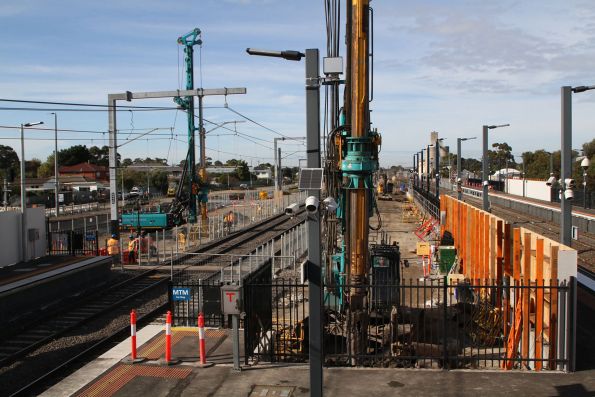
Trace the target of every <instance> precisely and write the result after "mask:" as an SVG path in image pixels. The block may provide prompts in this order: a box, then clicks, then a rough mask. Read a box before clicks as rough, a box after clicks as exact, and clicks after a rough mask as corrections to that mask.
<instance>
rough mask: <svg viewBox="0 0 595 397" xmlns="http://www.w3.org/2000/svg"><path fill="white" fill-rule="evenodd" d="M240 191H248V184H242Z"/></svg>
mask: <svg viewBox="0 0 595 397" xmlns="http://www.w3.org/2000/svg"><path fill="white" fill-rule="evenodd" d="M240 189H248V184H246V183H241V184H240Z"/></svg>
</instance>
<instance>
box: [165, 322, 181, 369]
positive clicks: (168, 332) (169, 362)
mask: <svg viewBox="0 0 595 397" xmlns="http://www.w3.org/2000/svg"><path fill="white" fill-rule="evenodd" d="M171 322H172V321H171V312H170V311H169V310H168V311H167V316H166V317H165V360H164V362H163V363H164V364H166V365H173V364H177V363H178V360H175V359H172V357H171Z"/></svg>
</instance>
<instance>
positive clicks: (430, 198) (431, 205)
mask: <svg viewBox="0 0 595 397" xmlns="http://www.w3.org/2000/svg"><path fill="white" fill-rule="evenodd" d="M413 198H414V200H415V201H416V202H417V203H418V205H419V206H420V208H421V210H422V211H423V212H424V213H425V214H427V215H429V216H431V217H433V218H434V219H440V200H439V199H437V198H436V196H435V195H434V194H432V193H430V192H428V191H427V190H424V189H422V188H419V187H416V186H414V187H413Z"/></svg>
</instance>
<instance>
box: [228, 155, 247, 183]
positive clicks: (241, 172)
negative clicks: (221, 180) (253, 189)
mask: <svg viewBox="0 0 595 397" xmlns="http://www.w3.org/2000/svg"><path fill="white" fill-rule="evenodd" d="M235 161H236V164H235V166H236V170H235V171H234V172H233V173H232V175H234V176H235V177H236V178H237V179H239V180H240V181H247V180H248V179H250V169H249V168H248V163H246V162H245V161H244V160H235Z"/></svg>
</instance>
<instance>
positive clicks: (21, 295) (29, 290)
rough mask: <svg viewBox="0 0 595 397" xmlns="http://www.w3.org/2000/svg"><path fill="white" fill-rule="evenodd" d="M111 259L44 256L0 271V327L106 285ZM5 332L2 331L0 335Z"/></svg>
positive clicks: (102, 257) (101, 257)
mask: <svg viewBox="0 0 595 397" xmlns="http://www.w3.org/2000/svg"><path fill="white" fill-rule="evenodd" d="M111 265H112V259H111V257H104V256H97V257H76V258H75V257H70V256H45V257H42V258H38V259H35V260H33V261H28V262H23V263H19V264H16V265H13V266H6V267H3V268H2V269H0V323H1V324H9V323H14V322H17V321H19V319H21V318H24V317H26V316H27V315H29V314H30V313H32V312H35V311H37V310H43V309H44V308H47V307H49V306H51V304H52V303H53V302H56V301H60V300H61V299H63V298H65V297H66V296H70V295H75V294H78V293H80V292H81V291H83V290H85V289H87V288H91V287H97V286H98V285H100V284H101V283H102V281H103V282H104V281H107V279H108V277H109V273H110V269H111ZM1 332H2V330H0V333H1Z"/></svg>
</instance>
